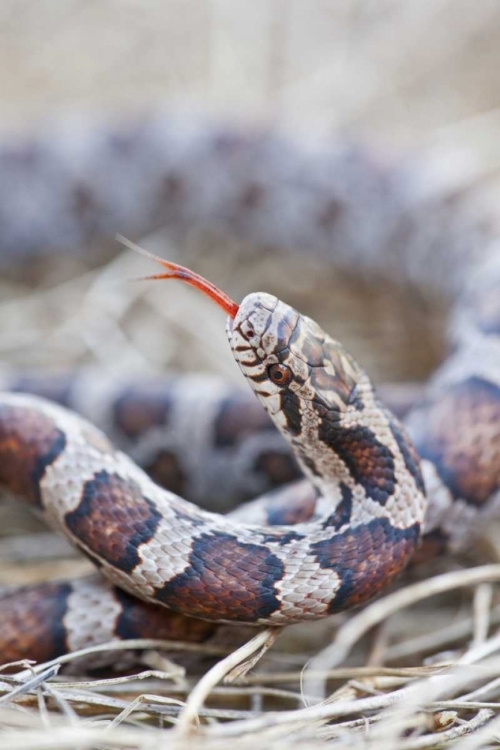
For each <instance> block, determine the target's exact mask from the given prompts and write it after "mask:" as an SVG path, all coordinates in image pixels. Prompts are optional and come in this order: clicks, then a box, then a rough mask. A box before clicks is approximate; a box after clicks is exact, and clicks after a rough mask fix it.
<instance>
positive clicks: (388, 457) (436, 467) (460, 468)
mask: <svg viewBox="0 0 500 750" xmlns="http://www.w3.org/2000/svg"><path fill="white" fill-rule="evenodd" d="M496 260H497V261H498V255H497V256H496ZM494 267H495V268H496V269H497V270H498V265H496V266H494ZM490 269H491V264H490ZM486 278H487V279H488V283H487V284H485V282H484V279H485V277H484V276H483V277H482V281H481V286H480V288H481V290H482V291H481V294H480V296H479V298H478V297H474V294H473V293H472V292H471V293H469V295H468V296H466V297H465V298H464V299H465V300H466V304H462V306H461V307H459V308H458V314H459V317H460V316H462V317H461V330H462V331H463V332H464V335H463V336H462V338H461V340H460V341H458V342H457V346H456V350H455V352H454V354H453V355H452V356H451V357H450V358H449V360H448V361H447V363H445V366H444V368H443V369H442V371H441V373H438V375H437V377H436V379H435V381H434V383H433V384H431V386H430V389H429V390H428V392H427V395H426V396H425V397H424V399H423V401H422V402H421V403H420V404H418V405H417V406H416V408H415V409H414V410H413V411H412V412H411V414H410V416H409V418H408V420H407V426H408V428H409V429H410V430H411V433H412V437H413V441H414V442H412V440H411V439H410V438H409V437H408V435H407V434H406V429H405V427H403V425H402V424H401V423H400V422H399V421H398V419H397V418H396V417H395V416H393V414H392V413H391V412H390V411H389V410H388V409H387V408H386V407H385V406H384V405H383V404H382V403H381V401H380V399H379V398H378V396H377V394H376V392H375V390H374V388H373V386H372V385H371V383H370V380H369V378H368V376H367V375H366V373H365V372H364V371H363V369H362V368H361V367H360V366H359V365H358V364H357V363H356V362H355V361H354V360H353V358H352V357H351V356H350V355H349V354H348V353H347V352H346V351H345V350H344V348H343V347H342V346H341V345H340V344H339V343H338V342H337V341H335V340H333V339H332V338H330V337H329V336H328V335H327V334H325V333H324V332H323V331H322V330H321V329H320V327H319V326H318V325H317V324H316V323H315V322H314V321H312V320H310V319H309V318H307V317H305V316H303V315H300V314H299V313H298V312H296V311H295V310H294V309H293V308H291V307H289V306H287V305H286V304H284V303H283V302H281V301H280V300H278V299H276V298H275V297H272V296H270V295H267V294H263V293H256V294H251V295H249V296H248V297H247V298H245V300H244V301H243V302H242V303H241V305H240V306H239V310H238V312H237V314H236V317H235V319H234V320H232V318H228V325H227V333H228V339H229V342H230V345H231V349H232V351H233V354H234V356H235V358H236V360H237V362H238V364H239V365H240V368H241V370H242V372H243V374H244V376H245V377H246V379H247V381H248V382H249V383H250V385H251V386H252V388H253V390H254V392H255V393H256V395H257V397H258V399H259V400H260V402H261V404H262V405H263V406H264V409H265V410H266V411H267V413H268V415H269V416H270V417H271V419H272V420H273V422H274V424H275V425H276V426H277V427H278V429H279V430H280V431H281V432H282V434H283V435H284V436H285V438H286V439H287V441H288V442H289V444H290V445H291V447H292V449H293V451H294V454H295V456H296V458H297V461H298V463H299V465H300V467H301V468H302V470H303V472H304V474H305V475H306V477H307V480H308V483H307V484H305V483H304V482H299V484H292V485H291V486H289V487H286V488H284V489H283V490H279V491H278V493H274V494H272V495H271V496H269V495H268V496H264V497H263V498H262V499H260V500H257V501H256V502H255V503H251V504H249V506H247V507H246V508H245V509H244V510H243V511H239V512H237V513H236V514H235V517H231V516H229V517H228V516H225V517H223V516H220V515H216V514H213V513H210V512H208V511H205V510H201V509H200V508H198V507H196V506H194V505H192V504H191V503H189V502H187V501H185V500H183V499H181V498H180V497H179V496H177V495H175V494H173V493H172V492H170V491H167V490H165V489H162V488H159V487H158V486H157V485H156V484H154V483H153V482H152V481H151V479H150V478H149V477H148V476H146V474H144V473H143V471H141V470H140V469H139V468H138V467H137V466H136V465H135V464H134V463H133V462H132V461H131V459H130V458H128V457H127V456H126V455H124V454H123V453H121V452H120V451H117V450H115V449H114V448H113V447H112V445H111V444H110V442H109V440H108V439H107V438H106V437H105V436H104V435H103V433H102V432H100V431H99V430H98V429H97V428H95V427H94V426H93V425H91V424H90V423H89V422H87V421H86V420H85V419H83V418H82V417H80V416H77V415H76V414H74V413H72V412H70V411H68V410H66V409H65V408H63V407H61V406H59V405H55V404H53V403H50V402H48V401H46V400H44V399H41V398H38V397H35V396H30V395H25V394H13V393H8V394H5V395H2V396H1V398H0V482H1V484H2V485H3V486H4V487H6V488H7V489H8V490H9V491H10V492H11V493H13V494H15V495H17V496H19V497H22V498H23V499H25V500H27V501H28V502H29V503H30V504H31V505H32V506H34V507H35V508H36V509H37V510H38V511H39V512H41V513H42V515H43V516H44V517H45V518H46V520H47V521H48V523H49V524H50V525H51V526H52V527H53V528H55V529H57V530H59V531H62V532H63V533H64V534H66V536H68V537H69V538H70V539H71V541H73V542H74V543H75V544H76V545H77V546H78V547H79V548H80V549H81V550H82V551H83V552H84V553H85V554H86V555H87V556H88V557H89V558H90V559H92V560H93V561H94V562H95V563H96V565H97V566H98V567H99V569H100V571H101V572H102V573H103V574H104V575H105V577H106V578H107V579H108V581H109V582H111V584H113V585H114V586H116V588H113V586H109V585H108V584H105V583H100V582H93V581H92V582H79V583H73V584H66V583H62V584H47V587H48V588H46V590H45V592H44V593H43V595H41V594H40V593H39V590H38V589H36V588H34V589H30V590H28V591H26V592H25V593H24V595H22V594H21V593H16V594H13V593H12V592H8V593H7V594H6V595H4V597H3V598H2V599H0V614H1V618H2V624H3V628H2V631H3V632H4V633H5V634H6V636H7V642H6V645H5V650H4V653H5V655H6V658H8V659H15V658H19V657H21V656H29V655H30V649H31V651H33V649H34V642H33V639H32V637H31V635H32V631H33V629H32V630H31V631H30V629H29V627H27V625H26V624H28V625H29V623H30V622H31V621H32V620H33V618H32V619H31V620H30V613H32V612H35V613H36V612H37V611H38V615H36V618H35V619H36V621H37V622H39V623H41V625H40V628H41V630H42V631H45V630H46V631H47V634H48V633H51V634H52V635H51V637H50V638H46V639H45V640H46V642H47V644H48V646H47V649H46V650H45V651H43V653H41V649H40V647H39V648H38V650H35V651H36V656H38V657H39V658H48V657H49V656H50V655H54V654H58V653H61V652H62V651H64V650H68V649H70V650H71V649H75V648H77V647H78V646H81V645H84V644H88V643H90V642H95V640H109V638H110V637H133V636H136V635H139V634H141V633H144V632H147V633H148V634H151V623H153V624H154V629H155V632H156V634H157V635H162V636H163V637H175V634H176V633H178V632H179V629H181V630H182V631H183V635H186V633H187V632H189V633H191V632H193V633H194V635H193V637H194V638H204V637H206V636H207V635H208V634H209V633H210V632H211V629H212V625H211V623H218V622H237V623H251V624H259V623H265V624H269V625H285V624H288V623H292V622H297V621H300V620H308V619H316V618H319V617H324V616H327V615H329V614H331V613H333V612H337V611H339V610H343V609H348V608H350V607H353V606H356V605H358V604H360V603H362V602H364V601H367V600H368V599H369V598H371V597H372V596H374V595H376V594H377V593H379V592H380V591H381V590H383V588H384V587H386V586H387V585H388V583H389V582H390V581H391V580H393V579H394V577H395V576H396V575H397V574H398V573H399V572H400V571H401V570H402V569H403V568H404V567H405V565H406V564H407V562H408V561H409V560H410V559H411V558H412V556H413V555H414V554H415V551H416V550H417V547H418V544H419V539H420V536H421V531H422V530H424V532H425V536H424V542H425V541H427V542H429V541H430V542H431V543H435V546H436V547H439V546H440V545H441V546H442V545H443V544H444V545H445V546H448V547H451V548H459V547H460V546H463V544H464V539H465V537H466V536H467V532H470V533H471V534H472V532H473V530H474V528H475V524H476V521H477V525H478V527H479V524H480V522H481V521H483V522H484V521H488V520H490V519H491V518H493V517H495V516H496V515H498V510H499V506H500V492H499V487H500V367H499V363H500V356H499V354H500V349H499V335H500V305H499V301H498V294H497V292H498V288H499V286H498V285H497V284H496V281H495V283H493V281H494V276H492V274H491V272H490V273H489V274H488V275H487V277H486ZM478 299H479V302H480V304H479V305H478V304H477V302H478ZM471 346H472V347H475V350H476V351H477V352H478V353H481V354H482V357H481V359H477V358H476V359H472V358H471V357H470V351H469V349H470V347H471ZM414 445H415V446H416V449H415V447H414ZM419 455H420V457H421V458H422V461H421V462H420V460H419ZM424 481H425V489H424ZM425 490H426V491H427V496H428V500H429V507H428V510H427V514H426V497H425V495H426V493H425ZM249 518H250V521H249V520H248V519H249ZM273 523H274V524H275V525H274V526H273V525H267V524H273ZM283 523H293V524H294V525H293V526H289V527H287V526H283V525H281V524H283ZM276 524H278V525H276ZM427 549H428V550H431V547H430V546H428V547H427ZM122 591H123V592H126V593H121V592H122ZM130 595H132V596H130ZM134 597H138V599H141V600H143V602H145V603H144V604H142V603H141V602H139V601H138V600H137V599H135V598H134ZM157 605H162V606H163V607H166V608H167V610H168V611H164V610H161V609H160V608H159V607H158V606H157ZM144 608H145V609H144ZM85 610H87V611H89V612H90V611H92V613H93V615H92V616H90V617H89V616H87V618H82V617H81V615H79V614H78V613H79V612H83V611H85ZM40 612H43V613H44V614H43V617H41V616H40ZM159 612H161V613H162V614H163V612H164V616H160V615H159V614H158V613H159ZM152 613H154V614H152ZM97 615H98V620H99V623H100V624H101V625H100V628H96V627H95V617H96V616H97ZM179 617H180V618H181V619H180V620H179ZM184 618H187V619H184ZM202 621H206V622H202ZM148 622H149V629H148V626H145V623H148ZM180 622H181V623H182V624H181V625H179V623H180ZM22 623H24V627H23V625H22ZM50 623H53V624H52V625H50ZM54 623H57V625H54ZM85 623H86V624H85ZM54 627H55V628H56V630H57V632H58V635H57V636H56V635H55V634H54ZM51 628H52V629H51ZM30 633H31V635H30ZM35 635H36V642H37V643H38V644H40V642H41V639H40V629H39V630H35ZM9 638H10V640H9Z"/></svg>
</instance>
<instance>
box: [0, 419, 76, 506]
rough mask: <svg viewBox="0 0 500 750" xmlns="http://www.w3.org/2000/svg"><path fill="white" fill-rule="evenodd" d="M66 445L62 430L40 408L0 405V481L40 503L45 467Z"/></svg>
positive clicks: (39, 504) (37, 503) (19, 493)
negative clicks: (38, 409)
mask: <svg viewBox="0 0 500 750" xmlns="http://www.w3.org/2000/svg"><path fill="white" fill-rule="evenodd" d="M65 446H66V439H65V436H64V433H63V432H62V431H61V430H59V429H58V428H57V427H56V426H55V425H54V423H53V421H52V420H51V419H50V417H47V416H45V415H44V414H42V413H41V412H40V411H37V410H34V409H30V408H29V407H23V406H8V405H2V406H0V484H1V485H3V486H5V487H7V488H8V489H9V490H10V491H11V492H13V493H15V494H16V495H18V496H19V497H21V498H22V499H23V500H26V501H27V502H29V503H32V504H33V505H37V506H41V505H42V499H41V494H40V482H41V480H42V479H43V476H44V474H45V470H46V468H47V467H48V466H50V464H52V463H53V462H54V461H55V460H56V458H57V457H58V456H59V455H60V454H61V453H62V451H63V450H64V448H65Z"/></svg>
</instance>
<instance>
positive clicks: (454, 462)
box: [415, 377, 500, 505]
mask: <svg viewBox="0 0 500 750" xmlns="http://www.w3.org/2000/svg"><path fill="white" fill-rule="evenodd" d="M425 416H426V419H425V428H424V429H423V430H422V432H421V434H418V435H417V436H416V441H415V443H416V448H417V450H418V452H419V454H420V456H421V457H422V458H426V459H428V460H429V461H432V463H433V464H434V465H435V467H436V470H437V471H438V473H439V476H440V477H441V479H442V480H443V482H444V483H445V484H446V485H447V487H448V488H449V489H450V491H451V492H452V494H453V496H454V497H455V498H462V499H464V500H465V501H467V502H468V503H471V504H472V505H482V504H483V503H485V502H486V501H487V500H488V499H489V498H490V497H491V496H492V494H493V493H494V492H495V491H496V490H498V488H499V487H500V388H499V387H498V386H496V385H494V384H493V383H490V382H488V381H487V380H483V379H482V378H478V377H473V378H470V379H468V380H466V381H464V382H463V383H460V384H458V385H456V386H454V387H452V388H450V390H449V392H448V393H446V395H444V396H443V397H442V398H441V399H440V400H439V401H437V402H436V403H433V404H430V405H429V406H428V407H427V413H426V415H425Z"/></svg>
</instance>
